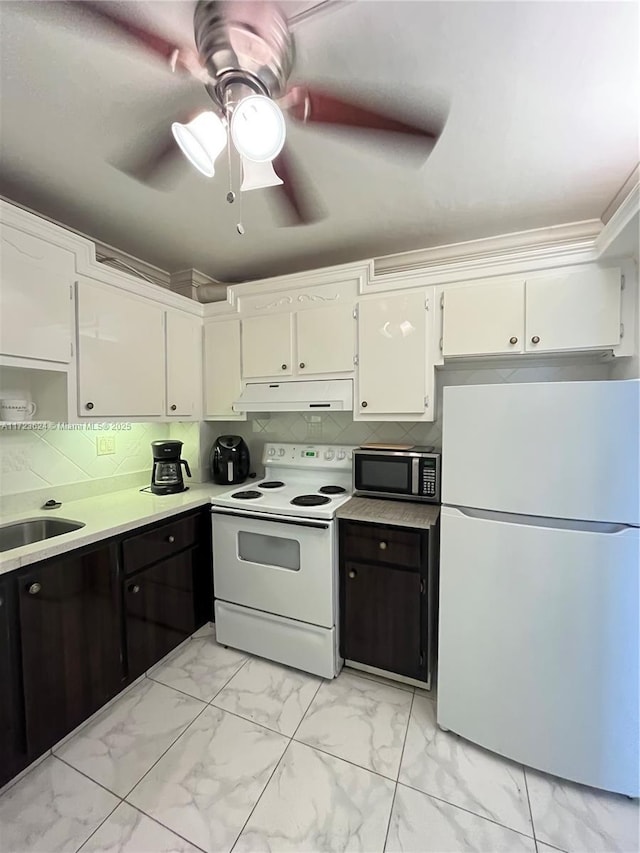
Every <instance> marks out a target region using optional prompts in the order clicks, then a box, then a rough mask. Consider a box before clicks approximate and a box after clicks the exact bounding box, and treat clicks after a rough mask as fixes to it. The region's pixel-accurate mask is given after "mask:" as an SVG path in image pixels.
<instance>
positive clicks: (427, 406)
mask: <svg viewBox="0 0 640 853" xmlns="http://www.w3.org/2000/svg"><path fill="white" fill-rule="evenodd" d="M424 407H425V409H428V408H429V398H428V397H425V398H424Z"/></svg>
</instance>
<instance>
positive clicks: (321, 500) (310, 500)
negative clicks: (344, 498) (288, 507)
mask: <svg viewBox="0 0 640 853" xmlns="http://www.w3.org/2000/svg"><path fill="white" fill-rule="evenodd" d="M291 503H292V504H293V505H294V506H320V505H321V504H328V503H331V498H325V497H324V496H323V495H298V497H297V498H294V499H293V500H292V501H291Z"/></svg>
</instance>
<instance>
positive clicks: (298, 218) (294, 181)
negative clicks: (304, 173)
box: [273, 147, 326, 225]
mask: <svg viewBox="0 0 640 853" xmlns="http://www.w3.org/2000/svg"><path fill="white" fill-rule="evenodd" d="M273 166H274V169H275V170H276V174H277V175H278V177H280V178H282V181H283V184H282V186H279V187H278V188H277V193H278V196H279V197H280V198H282V199H284V200H286V202H287V207H288V211H289V215H290V218H291V220H292V221H291V223H290V224H291V225H310V224H311V223H312V222H318V221H319V220H320V219H324V217H325V216H326V212H325V210H324V208H323V207H322V206H321V205H320V204H319V202H318V200H317V198H316V197H315V194H314V193H312V192H311V190H310V189H309V188H308V187H307V188H304V187H303V186H302V182H301V181H300V180H299V179H298V177H297V176H296V170H295V167H294V164H293V161H292V157H291V155H290V154H289V152H288V151H287V149H286V147H285V148H283V149H282V151H281V152H280V154H278V156H277V157H276V158H275V160H274V161H273Z"/></svg>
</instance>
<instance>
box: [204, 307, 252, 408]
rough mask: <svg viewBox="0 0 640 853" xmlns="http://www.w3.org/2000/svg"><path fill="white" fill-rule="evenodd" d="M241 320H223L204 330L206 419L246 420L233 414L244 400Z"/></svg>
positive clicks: (206, 326) (211, 324)
mask: <svg viewBox="0 0 640 853" xmlns="http://www.w3.org/2000/svg"><path fill="white" fill-rule="evenodd" d="M241 390H242V379H241V376H240V320H223V321H221V322H219V323H208V324H206V325H205V327H204V416H205V418H224V419H225V420H231V419H236V420H237V419H240V418H241V419H243V420H244V418H245V416H244V415H239V414H238V412H234V411H233V408H232V406H233V403H234V402H235V401H236V400H237V399H238V397H239V396H240V392H241Z"/></svg>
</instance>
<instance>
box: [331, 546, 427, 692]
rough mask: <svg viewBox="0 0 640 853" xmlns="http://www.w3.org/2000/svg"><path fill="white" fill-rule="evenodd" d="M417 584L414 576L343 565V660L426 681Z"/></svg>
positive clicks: (394, 570) (387, 569) (381, 568)
mask: <svg viewBox="0 0 640 853" xmlns="http://www.w3.org/2000/svg"><path fill="white" fill-rule="evenodd" d="M421 583H422V581H421V576H420V574H419V573H418V572H415V571H404V570H402V569H397V568H393V567H391V566H384V565H379V564H378V565H376V564H373V563H359V562H358V563H355V562H350V561H346V562H344V563H343V567H342V572H341V585H342V590H343V592H342V608H341V612H342V620H341V621H342V625H341V635H340V636H341V644H342V646H341V654H342V655H343V656H344V658H345V660H351V661H354V662H357V663H364V664H367V665H368V666H375V667H378V668H379V669H384V670H387V671H389V672H395V673H398V674H399V675H406V676H408V677H409V678H418V679H425V677H426V649H425V647H424V646H425V644H426V636H427V632H426V627H425V629H424V630H423V628H422V594H421ZM423 638H424V643H423V642H422V640H423Z"/></svg>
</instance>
